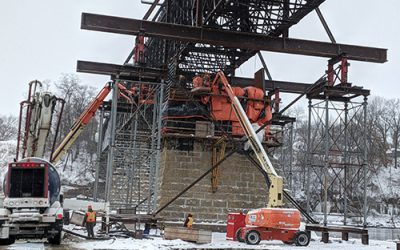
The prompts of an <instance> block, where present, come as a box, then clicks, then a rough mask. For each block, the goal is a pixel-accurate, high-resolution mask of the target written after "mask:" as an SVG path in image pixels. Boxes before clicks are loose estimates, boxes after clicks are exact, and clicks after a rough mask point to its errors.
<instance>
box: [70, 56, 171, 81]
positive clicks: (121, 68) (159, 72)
mask: <svg viewBox="0 0 400 250" xmlns="http://www.w3.org/2000/svg"><path fill="white" fill-rule="evenodd" d="M76 71H77V72H80V73H90V74H99V75H110V76H119V77H130V78H132V79H135V80H138V79H142V80H158V79H162V78H165V77H166V70H163V69H158V68H148V67H139V66H133V65H117V64H111V63H98V62H88V61H78V62H77V66H76Z"/></svg>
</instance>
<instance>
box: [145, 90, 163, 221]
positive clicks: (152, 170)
mask: <svg viewBox="0 0 400 250" xmlns="http://www.w3.org/2000/svg"><path fill="white" fill-rule="evenodd" d="M160 87H161V86H160ZM159 101H160V100H159V99H158V97H157V91H155V92H154V104H153V119H152V124H151V146H150V147H151V156H150V170H149V190H148V191H149V193H148V197H147V214H150V212H151V209H152V205H151V195H152V193H153V188H154V187H155V178H154V177H155V172H156V171H155V168H156V166H155V165H156V160H157V159H155V158H156V157H157V154H156V152H155V150H156V140H157V138H156V126H157V114H158V110H157V109H158V102H159Z"/></svg>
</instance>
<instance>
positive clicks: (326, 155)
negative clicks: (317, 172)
mask: <svg viewBox="0 0 400 250" xmlns="http://www.w3.org/2000/svg"><path fill="white" fill-rule="evenodd" d="M324 139H325V159H324V160H325V164H324V167H323V169H322V171H323V182H324V184H323V185H324V225H325V226H326V225H327V223H328V168H329V146H330V145H329V141H330V140H329V97H328V96H326V98H325V138H324Z"/></svg>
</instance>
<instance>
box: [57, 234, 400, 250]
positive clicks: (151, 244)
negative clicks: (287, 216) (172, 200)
mask: <svg viewBox="0 0 400 250" xmlns="http://www.w3.org/2000/svg"><path fill="white" fill-rule="evenodd" d="M65 243H67V242H65ZM67 244H68V243H67ZM68 245H69V247H71V248H72V249H89V250H92V249H93V250H94V249H143V250H151V249H170V250H174V249H270V250H279V249H288V250H291V249H292V250H294V249H296V250H299V249H321V250H324V249H326V250H331V249H332V250H333V249H334V250H337V249H338V248H340V249H341V250H347V249H349V250H350V249H351V250H358V249H360V250H361V249H363V250H378V249H379V250H381V249H395V243H394V242H387V241H370V245H369V246H364V245H362V244H361V240H359V239H357V240H355V239H351V240H349V241H348V242H344V241H342V240H339V239H332V242H331V243H329V244H324V243H322V242H320V241H319V239H315V240H314V241H312V242H311V243H310V245H309V246H308V247H305V248H300V247H296V246H288V245H284V244H283V243H282V242H278V241H262V242H261V243H260V245H258V246H249V245H246V244H245V243H238V242H232V241H227V240H225V234H224V233H213V239H212V243H210V244H202V245H199V244H193V243H189V242H185V241H182V240H163V239H162V238H161V237H154V238H153V239H143V240H136V239H112V240H107V241H91V240H89V241H82V242H75V243H73V242H70V243H69V244H68Z"/></svg>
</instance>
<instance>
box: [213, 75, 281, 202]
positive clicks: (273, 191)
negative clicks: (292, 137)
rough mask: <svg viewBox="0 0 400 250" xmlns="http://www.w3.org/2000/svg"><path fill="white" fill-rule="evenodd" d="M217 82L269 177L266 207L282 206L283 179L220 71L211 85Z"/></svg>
mask: <svg viewBox="0 0 400 250" xmlns="http://www.w3.org/2000/svg"><path fill="white" fill-rule="evenodd" d="M217 83H221V84H222V85H223V86H224V87H225V92H226V93H227V94H228V97H229V99H230V100H231V104H232V108H233V110H234V112H235V114H236V116H237V118H238V120H239V123H240V125H241V127H242V128H243V130H244V132H245V135H246V137H247V138H248V140H249V143H250V146H251V148H252V149H253V151H254V153H255V155H256V157H257V159H258V161H259V162H260V165H261V166H262V169H263V170H264V171H265V172H266V173H267V175H268V177H269V179H270V182H271V184H270V187H269V199H268V207H281V206H283V179H282V177H281V176H279V175H278V174H277V173H276V171H275V168H274V167H273V165H272V163H271V161H270V160H269V158H268V155H267V153H266V152H265V149H264V147H263V146H262V144H261V142H260V141H259V139H258V137H257V134H256V131H255V130H254V128H253V126H252V125H251V123H250V120H249V118H248V117H247V115H246V112H245V111H244V110H243V107H242V105H241V104H240V101H239V99H238V98H237V97H236V96H235V94H234V91H233V90H232V87H231V85H230V84H229V81H228V79H227V78H226V76H225V74H224V73H223V72H222V71H219V72H218V73H217V75H216V77H215V79H214V82H213V85H214V84H217Z"/></svg>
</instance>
